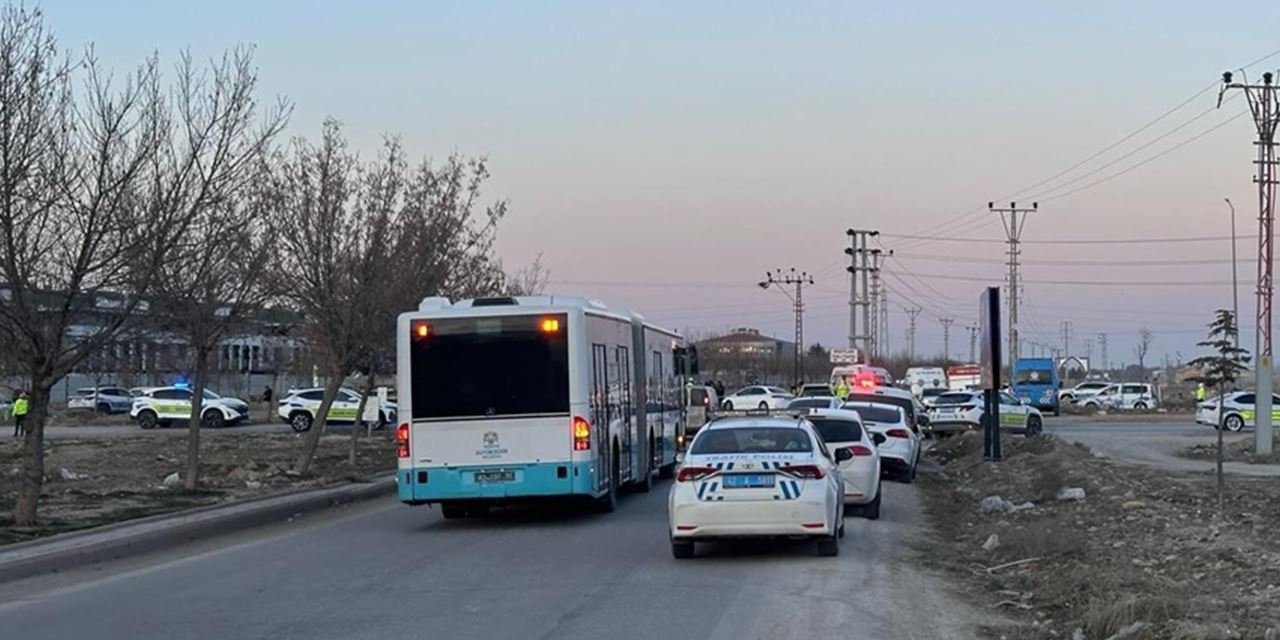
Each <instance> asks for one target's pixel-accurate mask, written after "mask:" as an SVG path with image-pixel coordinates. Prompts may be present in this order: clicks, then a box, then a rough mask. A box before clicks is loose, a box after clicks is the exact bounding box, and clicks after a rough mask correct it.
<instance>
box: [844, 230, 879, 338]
mask: <svg viewBox="0 0 1280 640" xmlns="http://www.w3.org/2000/svg"><path fill="white" fill-rule="evenodd" d="M845 235H847V236H849V246H848V247H846V248H845V250H844V253H845V255H847V256H849V266H848V267H846V269H845V270H846V271H848V272H849V348H850V349H857V350H858V354H859V357H860V359H861V360H862V361H863V362H866V361H867V358H868V357H869V355H870V353H869V351H870V349H869V347H870V344H869V343H870V338H871V299H870V296H869V295H868V289H869V282H868V279H869V276H870V272H871V264H870V259H869V258H870V252H871V247H870V243H871V238H873V237H876V236H879V235H880V232H879V231H872V230H865V229H849V230H847V231H845ZM859 285H861V286H859ZM859 316H861V319H859Z"/></svg>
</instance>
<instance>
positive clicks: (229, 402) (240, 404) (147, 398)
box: [129, 387, 249, 429]
mask: <svg viewBox="0 0 1280 640" xmlns="http://www.w3.org/2000/svg"><path fill="white" fill-rule="evenodd" d="M129 417H131V418H133V419H134V420H135V421H137V423H138V426H139V427H142V428H143V429H154V428H155V427H157V426H160V427H167V426H169V425H170V424H172V423H174V422H176V421H179V420H188V419H190V418H191V389H188V388H186V387H153V388H150V389H143V390H140V391H139V395H137V396H135V397H134V399H133V406H132V407H131V408H130V409H129ZM248 417H249V405H248V404H247V403H246V402H245V401H244V400H240V399H238V398H224V397H222V396H220V395H218V394H216V393H214V392H212V391H210V390H208V389H205V390H204V400H203V401H202V402H201V413H200V420H201V425H202V426H205V427H211V428H215V429H216V428H218V427H227V426H231V425H234V424H236V423H238V422H241V421H243V420H245V419H247V418H248Z"/></svg>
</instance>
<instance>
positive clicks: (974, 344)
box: [965, 325, 980, 362]
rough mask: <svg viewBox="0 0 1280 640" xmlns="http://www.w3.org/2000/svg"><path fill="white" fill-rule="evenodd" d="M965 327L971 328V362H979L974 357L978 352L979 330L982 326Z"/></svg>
mask: <svg viewBox="0 0 1280 640" xmlns="http://www.w3.org/2000/svg"><path fill="white" fill-rule="evenodd" d="M965 329H968V330H969V362H977V360H975V359H974V358H976V357H977V354H978V330H979V329H980V327H978V326H976V325H969V326H967V327H965Z"/></svg>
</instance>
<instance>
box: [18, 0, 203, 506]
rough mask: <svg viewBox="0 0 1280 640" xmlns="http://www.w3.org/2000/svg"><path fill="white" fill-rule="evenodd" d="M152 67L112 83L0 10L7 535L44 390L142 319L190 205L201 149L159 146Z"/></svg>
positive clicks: (165, 131)
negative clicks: (16, 438) (10, 481)
mask: <svg viewBox="0 0 1280 640" xmlns="http://www.w3.org/2000/svg"><path fill="white" fill-rule="evenodd" d="M157 66H158V63H157V62H156V60H154V59H152V60H149V61H147V62H146V63H145V64H143V65H142V66H141V67H140V68H139V69H138V70H137V71H136V72H134V73H132V74H130V75H128V76H127V78H126V79H125V80H123V81H118V82H117V81H113V80H112V76H111V74H109V73H106V72H105V71H103V70H102V69H101V68H100V67H99V66H98V64H97V61H96V60H95V59H94V57H93V55H92V52H91V51H90V52H89V53H88V54H86V55H85V56H84V57H83V58H82V59H80V60H77V61H76V62H74V63H73V62H72V60H71V59H70V57H69V56H67V55H64V54H62V53H60V52H59V49H58V47H57V44H56V41H55V39H54V37H53V36H52V35H51V34H50V32H49V31H48V30H47V29H46V28H45V26H44V18H43V15H42V14H41V12H40V11H39V10H31V9H26V8H24V7H13V6H10V7H7V8H5V9H3V10H0V105H3V108H0V287H3V289H2V290H0V344H4V345H6V348H9V349H12V350H13V351H14V354H15V359H16V360H17V361H18V362H19V366H20V368H21V369H22V373H23V377H24V378H25V379H26V384H27V385H28V393H29V395H30V412H29V414H28V417H27V421H28V429H29V431H28V433H27V437H26V440H25V441H24V443H23V448H24V450H23V465H22V470H21V477H22V482H21V488H20V491H19V495H18V499H17V502H16V504H15V506H14V511H13V518H14V522H15V523H16V524H18V525H29V524H32V523H33V522H35V519H36V512H37V508H38V505H39V498H40V492H41V488H42V485H43V478H44V426H45V420H46V417H47V415H48V403H49V391H50V389H51V388H52V387H53V385H54V384H56V383H57V382H58V380H60V379H62V378H63V377H65V376H66V374H67V373H68V372H70V371H71V370H72V369H73V368H74V367H75V366H76V365H77V364H78V363H80V362H82V361H83V360H84V359H85V358H87V357H88V356H89V355H90V354H91V353H93V352H95V351H96V350H98V349H100V348H102V347H103V345H106V344H108V343H109V342H111V340H112V339H113V338H114V336H116V335H117V334H118V333H119V332H120V331H121V330H122V329H123V328H125V327H126V326H128V325H129V324H130V323H132V322H135V321H136V320H137V319H138V318H139V317H140V316H141V315H144V314H145V312H146V311H147V305H146V303H145V302H144V300H143V297H144V295H145V294H146V293H147V292H148V289H149V288H150V287H151V286H152V284H153V281H154V276H155V274H156V273H157V271H158V268H159V265H160V264H162V263H163V261H164V259H165V257H166V254H167V252H168V251H169V249H170V248H171V247H172V246H173V245H174V242H175V240H176V239H177V238H179V237H181V235H182V234H183V233H184V232H185V230H186V225H187V222H188V218H189V215H188V209H187V207H185V206H183V204H184V199H183V196H185V195H188V194H191V193H199V190H198V189H196V190H193V189H191V188H190V184H191V183H192V182H198V181H199V180H200V178H201V176H199V175H195V174H194V172H192V171H191V170H192V169H193V168H194V166H195V165H197V164H198V163H199V162H200V161H201V159H203V157H204V155H203V151H204V149H205V148H206V147H205V146H204V145H205V144H207V143H205V142H202V141H198V140H192V139H190V138H189V137H188V138H186V139H184V142H185V144H183V145H169V142H170V141H171V139H172V138H171V136H172V135H173V133H174V130H175V129H178V128H181V127H182V126H184V124H185V123H182V122H175V121H174V119H173V114H172V113H171V110H170V108H169V103H168V100H167V98H166V95H165V92H164V91H163V90H162V88H161V85H160V80H159V73H158V71H157ZM192 143H195V144H192ZM162 158H163V159H164V161H162Z"/></svg>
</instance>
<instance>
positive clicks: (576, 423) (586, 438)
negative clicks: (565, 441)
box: [573, 416, 591, 451]
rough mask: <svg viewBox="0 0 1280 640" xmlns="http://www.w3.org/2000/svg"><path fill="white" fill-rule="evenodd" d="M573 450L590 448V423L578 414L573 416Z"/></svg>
mask: <svg viewBox="0 0 1280 640" xmlns="http://www.w3.org/2000/svg"><path fill="white" fill-rule="evenodd" d="M573 450H574V451H590V450H591V423H590V422H587V419H586V418H583V417H580V416H574V417H573Z"/></svg>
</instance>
